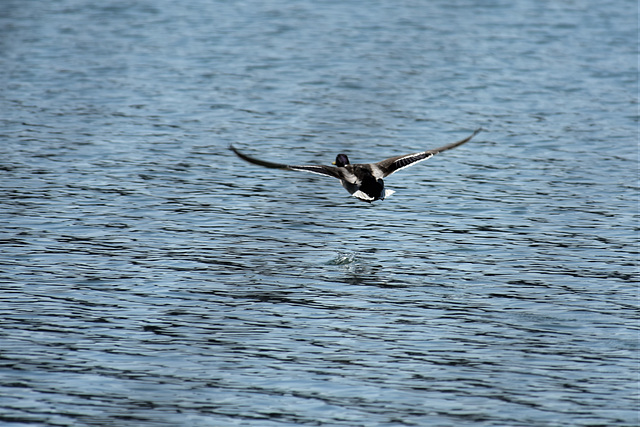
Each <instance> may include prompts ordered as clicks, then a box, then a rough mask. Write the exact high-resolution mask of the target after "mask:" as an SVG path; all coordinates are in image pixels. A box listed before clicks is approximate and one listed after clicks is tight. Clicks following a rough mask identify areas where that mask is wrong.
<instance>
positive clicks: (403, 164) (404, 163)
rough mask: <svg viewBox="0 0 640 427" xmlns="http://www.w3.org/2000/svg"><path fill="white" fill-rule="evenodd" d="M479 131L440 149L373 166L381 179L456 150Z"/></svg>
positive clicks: (398, 157)
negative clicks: (444, 152) (453, 149)
mask: <svg viewBox="0 0 640 427" xmlns="http://www.w3.org/2000/svg"><path fill="white" fill-rule="evenodd" d="M481 130H482V128H480V129H476V130H475V132H473V134H471V135H470V136H468V137H466V138H465V139H461V140H460V141H457V142H454V143H451V144H447V145H444V146H442V147H440V148H434V149H432V150H427V151H421V152H419V153H413V154H406V155H403V156H395V157H391V158H388V159H386V160H383V161H381V162H378V163H375V164H374V165H375V166H376V168H377V170H376V172H377V173H378V174H380V175H381V178H384V177H387V176H389V175H391V174H392V173H394V172H397V171H399V170H402V169H404V168H408V167H409V166H413V165H415V164H416V163H419V162H422V161H424V160H427V159H430V158H431V157H433V156H434V155H436V154H438V153H441V152H443V151H446V150H450V149H452V148H456V147H458V146H460V145H462V144H464V143H465V142H468V141H470V140H471V138H473V137H474V136H476V135H477V134H478V133H479V132H480V131H481Z"/></svg>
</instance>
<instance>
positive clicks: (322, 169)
mask: <svg viewBox="0 0 640 427" xmlns="http://www.w3.org/2000/svg"><path fill="white" fill-rule="evenodd" d="M229 149H230V150H231V151H233V152H234V153H236V155H237V156H238V157H240V158H241V159H242V160H245V161H247V162H249V163H253V164H254V165H259V166H264V167H265V168H272V169H284V170H292V171H301V172H310V173H315V174H318V175H324V176H330V177H332V178H338V179H341V177H342V174H341V173H340V169H339V168H336V167H333V166H324V165H285V164H283V163H273V162H267V161H266V160H260V159H256V158H253V157H249V156H247V155H246V154H244V153H241V152H240V151H238V150H237V149H236V148H235V147H234V146H233V145H230V146H229Z"/></svg>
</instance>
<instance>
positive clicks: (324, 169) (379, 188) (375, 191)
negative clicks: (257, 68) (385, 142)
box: [229, 128, 483, 203]
mask: <svg viewBox="0 0 640 427" xmlns="http://www.w3.org/2000/svg"><path fill="white" fill-rule="evenodd" d="M482 130H483V129H482V128H479V129H476V130H475V131H474V132H473V133H472V134H471V135H470V136H468V137H466V138H464V139H461V140H460V141H457V142H453V143H451V144H447V145H444V146H442V147H439V148H434V149H431V150H426V151H420V152H417V153H412V154H404V155H401V156H394V157H389V158H388V159H385V160H382V161H379V162H377V163H356V164H352V163H351V162H350V161H349V157H348V156H347V155H346V154H344V153H340V154H338V155H337V156H336V160H335V161H334V162H333V163H332V165H333V166H325V165H287V164H283V163H274V162H269V161H266V160H260V159H256V158H254V157H250V156H248V155H246V154H244V153H242V152H241V151H239V150H238V149H237V148H235V147H234V146H233V144H231V145H229V149H230V150H231V151H233V152H234V153H235V154H236V155H237V156H238V157H239V158H241V159H242V160H244V161H246V162H249V163H252V164H254V165H258V166H263V167H266V168H271V169H283V170H291V171H301V172H310V173H314V174H318V175H323V176H328V177H331V178H337V179H339V180H340V183H341V184H342V186H343V187H344V188H345V189H346V190H347V191H348V192H349V194H351V195H352V196H353V197H355V198H357V199H359V200H362V201H364V202H368V203H372V202H375V201H376V200H384V199H386V198H387V197H389V196H391V195H392V194H393V193H395V191H393V190H388V189H386V188H385V185H384V178H386V177H388V176H389V175H391V174H393V173H395V172H398V171H400V170H402V169H406V168H408V167H409V166H413V165H415V164H418V163H420V162H423V161H425V160H427V159H430V158H431V157H433V156H435V155H436V154H438V153H442V152H443V151H447V150H451V149H452V148H456V147H459V146H461V145H462V144H464V143H466V142H469V141H470V140H471V139H472V138H473V137H474V136H476V135H477V134H478V133H479V132H480V131H482Z"/></svg>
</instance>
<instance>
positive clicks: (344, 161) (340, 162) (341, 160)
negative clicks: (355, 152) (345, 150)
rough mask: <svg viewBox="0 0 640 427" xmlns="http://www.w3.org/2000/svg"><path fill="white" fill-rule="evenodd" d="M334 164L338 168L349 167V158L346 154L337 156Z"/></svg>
mask: <svg viewBox="0 0 640 427" xmlns="http://www.w3.org/2000/svg"><path fill="white" fill-rule="evenodd" d="M333 164H334V165H336V166H338V167H339V168H341V167H343V166H347V165H348V164H349V158H348V157H347V155H346V154H338V155H337V156H336V161H335V162H333Z"/></svg>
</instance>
